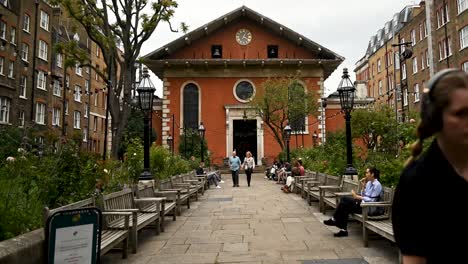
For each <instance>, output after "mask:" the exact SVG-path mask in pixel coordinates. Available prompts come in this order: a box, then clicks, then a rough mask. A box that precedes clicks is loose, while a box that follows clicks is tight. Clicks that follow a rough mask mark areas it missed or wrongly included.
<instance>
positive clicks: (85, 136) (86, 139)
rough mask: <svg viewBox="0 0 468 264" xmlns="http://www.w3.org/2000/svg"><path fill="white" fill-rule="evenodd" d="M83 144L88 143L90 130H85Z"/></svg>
mask: <svg viewBox="0 0 468 264" xmlns="http://www.w3.org/2000/svg"><path fill="white" fill-rule="evenodd" d="M83 142H88V128H86V127H85V128H84V129H83Z"/></svg>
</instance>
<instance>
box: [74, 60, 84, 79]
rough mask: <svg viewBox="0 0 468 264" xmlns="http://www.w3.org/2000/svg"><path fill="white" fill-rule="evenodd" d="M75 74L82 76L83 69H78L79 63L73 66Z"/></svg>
mask: <svg viewBox="0 0 468 264" xmlns="http://www.w3.org/2000/svg"><path fill="white" fill-rule="evenodd" d="M75 73H76V75H79V76H83V68H81V67H80V63H79V62H77V63H76V64H75Z"/></svg>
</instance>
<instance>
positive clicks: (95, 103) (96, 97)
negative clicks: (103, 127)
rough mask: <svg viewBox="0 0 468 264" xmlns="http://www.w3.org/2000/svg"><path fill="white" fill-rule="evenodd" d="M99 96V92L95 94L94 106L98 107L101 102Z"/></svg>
mask: <svg viewBox="0 0 468 264" xmlns="http://www.w3.org/2000/svg"><path fill="white" fill-rule="evenodd" d="M98 96H99V94H98V93H97V92H95V93H94V106H97V105H98V101H99V98H98Z"/></svg>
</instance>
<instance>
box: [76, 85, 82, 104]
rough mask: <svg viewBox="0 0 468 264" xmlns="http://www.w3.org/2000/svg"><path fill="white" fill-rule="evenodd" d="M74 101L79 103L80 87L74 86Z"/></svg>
mask: <svg viewBox="0 0 468 264" xmlns="http://www.w3.org/2000/svg"><path fill="white" fill-rule="evenodd" d="M74 94H75V101H76V102H81V87H80V86H79V85H75V93H74Z"/></svg>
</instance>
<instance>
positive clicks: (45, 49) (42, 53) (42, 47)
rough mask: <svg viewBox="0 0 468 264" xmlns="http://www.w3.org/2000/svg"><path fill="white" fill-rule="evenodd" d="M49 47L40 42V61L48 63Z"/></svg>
mask: <svg viewBox="0 0 468 264" xmlns="http://www.w3.org/2000/svg"><path fill="white" fill-rule="evenodd" d="M48 49H49V45H47V43H46V42H45V41H43V40H39V55H38V57H39V58H40V59H43V60H45V61H47V53H48Z"/></svg>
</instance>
